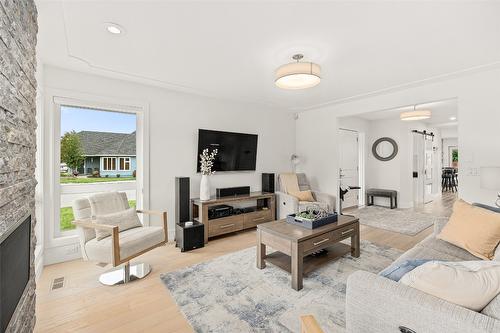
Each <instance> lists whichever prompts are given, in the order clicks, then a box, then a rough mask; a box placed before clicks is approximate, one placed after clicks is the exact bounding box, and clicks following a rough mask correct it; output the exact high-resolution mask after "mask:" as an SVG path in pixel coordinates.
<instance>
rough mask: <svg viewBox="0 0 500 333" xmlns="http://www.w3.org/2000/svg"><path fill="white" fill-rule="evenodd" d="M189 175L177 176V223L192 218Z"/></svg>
mask: <svg viewBox="0 0 500 333" xmlns="http://www.w3.org/2000/svg"><path fill="white" fill-rule="evenodd" d="M190 201H191V198H190V193H189V177H175V223H182V222H187V221H190V220H191V214H190Z"/></svg>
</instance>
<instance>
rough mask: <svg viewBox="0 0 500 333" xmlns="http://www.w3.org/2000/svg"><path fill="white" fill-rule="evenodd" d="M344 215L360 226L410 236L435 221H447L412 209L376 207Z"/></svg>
mask: <svg viewBox="0 0 500 333" xmlns="http://www.w3.org/2000/svg"><path fill="white" fill-rule="evenodd" d="M346 214H350V215H355V216H357V217H359V223H361V224H364V225H368V226H370V227H375V228H379V229H385V230H389V231H394V232H398V233H400V234H405V235H410V236H415V235H416V234H418V233H419V232H421V231H422V230H425V229H427V228H428V227H430V226H431V225H433V224H434V222H435V221H437V220H440V219H446V220H448V217H445V216H434V215H431V214H429V213H424V212H418V211H415V210H413V209H399V208H398V209H388V208H383V207H376V206H369V207H364V208H360V209H358V210H355V211H352V212H349V213H346Z"/></svg>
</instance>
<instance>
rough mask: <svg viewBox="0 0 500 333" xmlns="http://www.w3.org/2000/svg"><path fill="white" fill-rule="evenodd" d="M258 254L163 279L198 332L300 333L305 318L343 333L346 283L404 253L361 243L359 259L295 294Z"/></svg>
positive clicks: (330, 266) (315, 276) (318, 276)
mask: <svg viewBox="0 0 500 333" xmlns="http://www.w3.org/2000/svg"><path fill="white" fill-rule="evenodd" d="M255 252H256V249H255V247H253V248H249V249H245V250H242V251H238V252H235V253H231V254H228V255H225V256H222V257H219V258H216V259H213V260H211V261H208V262H204V263H201V264H197V265H195V266H191V267H188V268H185V269H181V270H178V271H175V272H171V273H167V274H162V276H161V279H162V280H163V283H164V284H165V285H166V287H167V288H168V290H169V291H170V293H171V295H172V297H173V298H174V299H175V301H176V302H177V305H178V306H179V307H180V309H181V311H182V312H183V314H184V316H185V317H186V318H187V320H188V322H189V323H190V324H191V326H192V327H193V329H194V330H195V331H196V332H238V333H243V332H300V322H299V318H300V316H301V315H304V314H314V315H315V316H316V318H317V320H318V321H319V323H320V325H321V326H322V327H323V329H324V330H325V332H344V331H345V315H344V311H345V291H346V281H347V277H348V276H349V275H350V274H351V273H353V272H354V271H357V270H365V271H370V272H373V273H378V272H379V271H381V270H382V269H383V268H385V267H386V266H388V265H389V264H390V263H391V262H393V261H394V260H395V259H396V258H397V257H398V256H400V255H401V253H402V252H401V251H399V250H396V249H392V248H388V247H382V246H378V245H375V244H373V243H370V242H368V241H362V242H361V256H360V258H353V257H351V256H350V255H345V256H343V257H341V258H339V259H337V260H333V261H330V262H329V263H327V264H325V265H324V266H322V267H320V268H318V269H316V270H314V271H312V272H311V273H309V274H308V275H307V276H305V277H304V288H303V289H302V290H300V291H295V290H293V289H291V286H290V275H289V274H288V273H287V272H285V271H283V270H281V269H280V268H278V267H276V266H274V265H272V264H270V263H267V266H266V268H265V269H263V270H259V269H257V268H256V266H255V265H256V259H255V258H256V257H255V255H256V253H255Z"/></svg>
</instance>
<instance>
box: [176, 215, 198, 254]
mask: <svg viewBox="0 0 500 333" xmlns="http://www.w3.org/2000/svg"><path fill="white" fill-rule="evenodd" d="M204 239H205V228H204V226H203V223H200V222H197V221H193V225H191V226H186V222H181V223H178V224H176V225H175V246H176V247H179V248H180V249H181V252H185V251H190V250H194V249H198V248H200V247H203V246H205V241H204Z"/></svg>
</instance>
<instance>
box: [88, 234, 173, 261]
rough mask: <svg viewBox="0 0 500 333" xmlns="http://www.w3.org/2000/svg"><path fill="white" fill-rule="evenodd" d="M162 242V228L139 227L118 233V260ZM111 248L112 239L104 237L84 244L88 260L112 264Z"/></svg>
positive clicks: (163, 237)
mask: <svg viewBox="0 0 500 333" xmlns="http://www.w3.org/2000/svg"><path fill="white" fill-rule="evenodd" d="M164 240H165V233H164V231H163V228H162V227H141V228H134V229H129V230H126V231H123V232H120V234H119V243H120V258H121V259H124V258H127V257H130V256H131V255H134V254H137V253H139V252H141V251H143V250H146V249H148V248H150V247H152V246H155V245H157V244H159V243H161V242H163V241H164ZM112 247H113V238H112V237H106V238H104V239H103V240H100V241H98V240H97V238H94V239H92V240H91V241H88V242H87V243H86V244H85V251H86V253H87V256H88V257H89V259H90V260H93V261H98V262H105V263H112V262H113V261H112V252H111V249H112Z"/></svg>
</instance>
